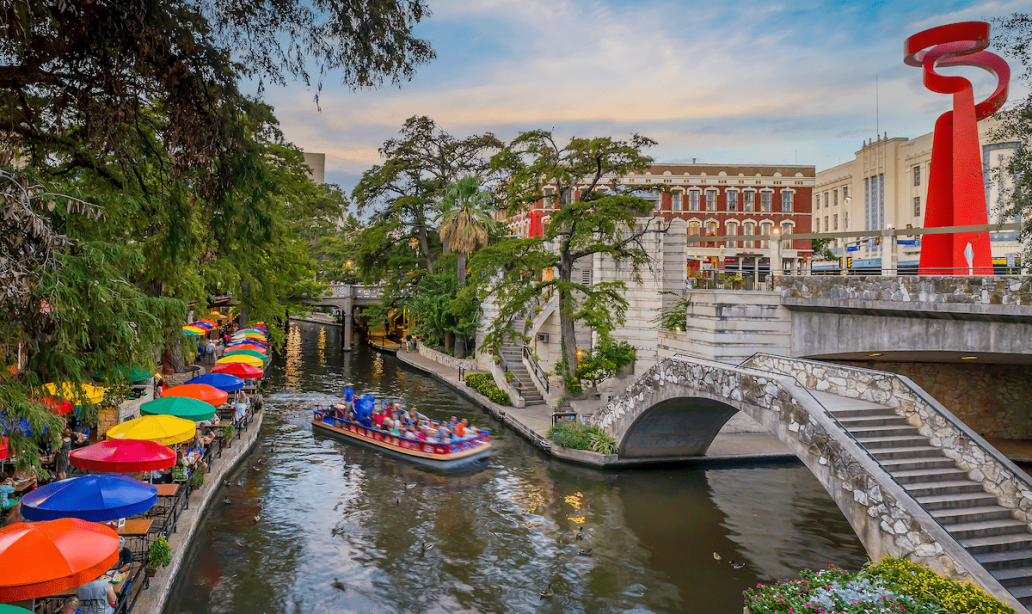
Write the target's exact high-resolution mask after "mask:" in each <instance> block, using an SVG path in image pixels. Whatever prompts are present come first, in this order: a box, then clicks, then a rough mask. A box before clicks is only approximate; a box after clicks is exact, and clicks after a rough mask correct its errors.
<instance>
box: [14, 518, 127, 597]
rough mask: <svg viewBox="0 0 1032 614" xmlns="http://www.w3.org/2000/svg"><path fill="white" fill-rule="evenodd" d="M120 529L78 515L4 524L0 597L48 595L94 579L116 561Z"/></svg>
mask: <svg viewBox="0 0 1032 614" xmlns="http://www.w3.org/2000/svg"><path fill="white" fill-rule="evenodd" d="M118 548H119V546H118V533H116V532H115V530H114V529H112V528H110V527H106V526H104V525H101V524H94V523H92V522H84V521H82V520H79V519H77V518H64V519H61V520H54V521H53V522H38V523H31V522H18V523H15V524H12V525H9V526H6V527H4V528H3V529H0V569H3V570H4V573H3V575H0V601H22V600H26V599H35V598H37V597H46V596H48V595H53V594H54V593H59V592H61V591H63V590H66V589H69V588H75V587H77V586H81V585H83V584H86V583H87V582H91V581H93V580H96V579H97V578H99V577H100V576H101V574H103V573H104V572H105V571H107V570H108V569H110V568H111V566H112V565H114V564H115V563H116V562H117V561H118Z"/></svg>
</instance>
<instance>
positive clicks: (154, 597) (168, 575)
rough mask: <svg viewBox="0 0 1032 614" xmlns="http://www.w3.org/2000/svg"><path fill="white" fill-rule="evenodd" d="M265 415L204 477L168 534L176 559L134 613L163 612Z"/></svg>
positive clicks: (252, 423) (253, 422) (255, 419)
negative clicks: (215, 504)
mask: <svg viewBox="0 0 1032 614" xmlns="http://www.w3.org/2000/svg"><path fill="white" fill-rule="evenodd" d="M264 416H265V412H264V410H262V409H259V410H258V411H256V412H255V413H254V415H253V417H252V418H251V421H250V423H249V424H248V425H247V426H246V428H245V429H244V430H243V431H241V433H240V437H239V438H238V439H234V440H233V443H232V444H231V447H229V448H223V449H222V457H221V458H219V459H217V460H215V462H214V463H212V465H211V471H210V472H209V473H207V474H206V475H205V477H204V485H202V486H201V487H200V488H199V489H195V490H194V491H193V493H192V494H191V495H190V508H189V509H186V510H183V511H182V513H180V515H179V520H178V522H177V524H176V532H175V533H173V534H172V535H169V537H168V542H169V545H170V546H171V547H172V562H171V563H170V564H169V565H168V566H167V567H162V568H159V569H158V572H157V574H155V576H154V577H153V578H151V579H150V587H149V588H148V589H147V590H145V591H143V592H142V593H141V594H140V596H139V598H138V599H137V601H136V603H135V604H134V605H133V612H140V613H141V614H152V613H153V614H157V613H159V612H161V611H162V609H163V608H164V606H165V600H166V599H167V598H168V595H169V592H170V591H171V590H172V586H173V585H174V584H175V581H176V576H177V575H178V574H179V571H180V569H181V568H182V566H183V559H184V558H185V557H186V553H187V551H188V550H189V549H190V544H191V542H192V540H193V539H194V535H195V534H196V533H197V527H198V526H199V525H200V523H201V518H202V517H203V516H204V513H205V511H206V510H207V509H208V505H210V504H211V502H212V500H213V499H214V498H215V497H216V496H217V495H218V493H219V491H220V490H221V488H222V481H223V480H224V479H226V477H227V476H229V475H230V474H231V473H232V472H233V471H234V470H235V469H236V467H237V466H238V465H239V464H240V462H241V461H242V460H243V459H244V458H245V457H246V456H247V455H248V453H249V452H250V451H251V449H252V448H254V446H255V444H257V443H258V435H259V433H260V432H261V430H262V419H263V418H264ZM140 581H143V579H142V578H141V579H140Z"/></svg>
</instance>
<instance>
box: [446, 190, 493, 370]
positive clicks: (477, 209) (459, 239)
mask: <svg viewBox="0 0 1032 614" xmlns="http://www.w3.org/2000/svg"><path fill="white" fill-rule="evenodd" d="M480 186H481V183H480V179H478V178H477V177H463V178H462V179H459V180H458V181H456V182H455V183H452V184H451V185H449V186H448V190H447V191H446V192H445V194H444V200H443V201H442V202H441V209H442V212H441V217H440V218H439V219H438V221H439V223H440V225H439V226H438V227H437V232H438V233H439V234H440V235H441V241H442V242H443V243H444V246H445V248H446V249H449V250H451V251H453V252H455V253H456V254H458V256H459V263H458V270H457V271H456V277H457V278H458V282H459V289H462V287H463V286H465V285H466V257H467V256H468V255H469V254H472V253H473V252H474V250H476V249H477V247H480V246H482V245H487V237H488V232H489V231H490V230H491V229H492V228H493V227H494V223H495V222H494V211H493V209H491V202H492V199H491V193H490V192H487V191H484V190H481V189H480ZM465 356H466V337H465V335H462V334H458V335H455V357H456V358H464V357H465Z"/></svg>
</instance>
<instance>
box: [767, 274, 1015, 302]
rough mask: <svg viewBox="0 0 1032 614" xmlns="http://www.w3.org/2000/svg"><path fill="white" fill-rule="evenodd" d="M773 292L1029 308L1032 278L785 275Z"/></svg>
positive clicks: (812, 296)
mask: <svg viewBox="0 0 1032 614" xmlns="http://www.w3.org/2000/svg"><path fill="white" fill-rule="evenodd" d="M775 286H776V289H777V290H778V291H779V292H780V293H781V295H782V296H785V297H790V298H816V299H836V300H865V301H892V302H903V303H908V302H923V303H968V304H980V305H1032V277H1030V276H1026V275H996V276H990V277H980V276H970V275H969V276H963V275H962V276H941V277H940V276H917V275H911V276H901V277H863V276H857V275H846V276H838V275H814V276H806V277H801V276H785V277H778V278H776V282H775Z"/></svg>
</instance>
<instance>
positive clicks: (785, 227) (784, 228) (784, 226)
mask: <svg viewBox="0 0 1032 614" xmlns="http://www.w3.org/2000/svg"><path fill="white" fill-rule="evenodd" d="M792 226H793V225H792V222H782V223H781V236H785V235H790V234H792ZM788 249H792V239H788Z"/></svg>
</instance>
